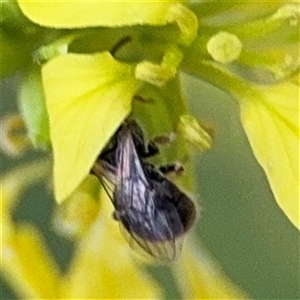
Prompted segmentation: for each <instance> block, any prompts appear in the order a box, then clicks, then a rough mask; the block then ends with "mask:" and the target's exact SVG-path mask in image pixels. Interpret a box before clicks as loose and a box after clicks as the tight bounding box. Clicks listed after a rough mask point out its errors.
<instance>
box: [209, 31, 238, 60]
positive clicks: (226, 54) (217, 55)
mask: <svg viewBox="0 0 300 300" xmlns="http://www.w3.org/2000/svg"><path fill="white" fill-rule="evenodd" d="M206 47H207V51H208V53H209V54H210V55H211V57H212V58H213V59H214V60H215V61H217V62H220V63H223V64H227V63H231V62H232V61H234V60H236V59H238V58H239V56H240V54H241V52H242V47H243V44H242V42H241V41H240V40H239V38H238V37H237V36H236V35H234V34H231V33H229V32H225V31H221V32H218V33H217V34H215V35H213V36H212V37H211V38H210V39H209V41H208V43H207V45H206Z"/></svg>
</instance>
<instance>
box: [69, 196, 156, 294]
mask: <svg viewBox="0 0 300 300" xmlns="http://www.w3.org/2000/svg"><path fill="white" fill-rule="evenodd" d="M101 204H102V207H101V213H100V215H99V217H98V219H97V221H96V222H95V223H94V225H93V227H92V228H91V229H90V231H89V232H88V234H87V235H86V236H85V238H84V239H83V240H82V241H81V244H80V245H79V248H78V251H77V253H76V255H75V260H74V262H73V264H72V268H71V269H70V271H69V274H68V277H67V279H66V282H65V284H64V286H65V295H64V298H66V299H75V298H76V299H90V298H94V299H159V298H161V294H160V290H159V288H158V286H157V284H155V282H154V281H153V279H151V278H149V277H148V276H146V274H145V273H143V272H142V271H141V269H139V268H138V267H137V265H136V264H135V263H134V261H133V259H132V257H131V251H132V250H131V249H130V248H129V246H128V244H127V243H126V242H125V240H124V238H123V237H122V236H121V234H120V230H119V226H118V222H116V221H114V220H113V218H112V212H113V207H112V204H111V203H110V200H109V199H108V197H107V195H106V194H104V192H102V195H101Z"/></svg>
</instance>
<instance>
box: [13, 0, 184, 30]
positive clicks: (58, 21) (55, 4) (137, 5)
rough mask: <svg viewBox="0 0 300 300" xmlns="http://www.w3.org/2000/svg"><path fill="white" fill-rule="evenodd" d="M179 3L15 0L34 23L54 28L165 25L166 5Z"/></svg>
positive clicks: (167, 7) (166, 17)
mask: <svg viewBox="0 0 300 300" xmlns="http://www.w3.org/2000/svg"><path fill="white" fill-rule="evenodd" d="M178 2H182V1H172V0H169V1H149V2H145V1H111V2H110V1H103V0H101V1H100V0H98V1H73V0H72V1H70V0H68V1H48V0H35V1H24V0H19V1H18V3H19V6H20V8H21V10H22V12H23V13H24V14H25V15H26V16H27V17H28V18H29V19H31V20H32V21H33V22H35V23H38V24H40V25H43V26H49V27H57V28H79V27H91V26H109V27H117V26H124V25H135V24H151V25H164V24H166V23H167V19H168V10H169V7H170V6H171V5H172V4H174V3H178Z"/></svg>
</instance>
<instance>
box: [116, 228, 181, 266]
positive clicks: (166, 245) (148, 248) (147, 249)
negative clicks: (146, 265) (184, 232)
mask: <svg viewBox="0 0 300 300" xmlns="http://www.w3.org/2000/svg"><path fill="white" fill-rule="evenodd" d="M119 224H120V230H121V232H122V234H123V236H124V237H125V239H126V240H127V242H128V244H129V246H130V247H131V248H132V249H133V250H135V251H136V252H137V253H139V254H140V255H141V256H146V257H150V258H151V259H154V260H155V261H157V262H159V263H168V262H171V261H174V260H175V259H176V258H177V257H178V255H179V253H180V252H181V248H182V241H183V239H182V238H181V237H179V238H176V239H175V238H172V239H171V240H166V241H155V242H154V241H151V240H147V239H144V238H142V237H141V236H139V235H137V234H136V233H135V232H134V231H133V230H131V229H129V230H128V229H127V228H125V226H124V225H123V224H122V222H120V223H119Z"/></svg>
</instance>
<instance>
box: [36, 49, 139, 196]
mask: <svg viewBox="0 0 300 300" xmlns="http://www.w3.org/2000/svg"><path fill="white" fill-rule="evenodd" d="M42 74H43V83H44V88H45V95H46V102H47V108H48V113H49V119H50V136H51V141H52V146H53V153H54V185H55V195H56V198H57V200H58V201H62V200H64V199H65V198H66V197H67V196H69V195H70V194H71V193H72V192H73V191H74V189H75V188H76V187H77V186H78V185H79V184H80V182H81V181H82V180H83V179H84V177H85V176H86V175H87V174H88V173H89V171H90V169H91V167H92V165H93V163H94V161H95V159H96V157H97V156H98V155H99V153H100V151H101V150H102V149H103V147H104V146H105V144H106V143H107V142H108V140H109V138H110V137H111V136H112V135H113V133H114V131H115V130H116V129H117V128H118V126H119V125H120V124H121V123H122V121H123V119H124V118H125V117H126V116H127V115H128V114H129V113H130V111H131V99H132V97H133V95H134V94H135V91H136V89H137V88H138V81H137V80H136V79H135V77H134V66H133V65H128V64H124V63H120V62H118V61H116V60H115V59H114V58H113V57H112V56H111V55H110V54H109V53H108V52H102V53H97V54H94V55H84V54H67V55H62V56H59V57H57V58H55V59H53V60H51V61H49V62H48V63H47V64H46V65H45V66H44V67H43V69H42Z"/></svg>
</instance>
